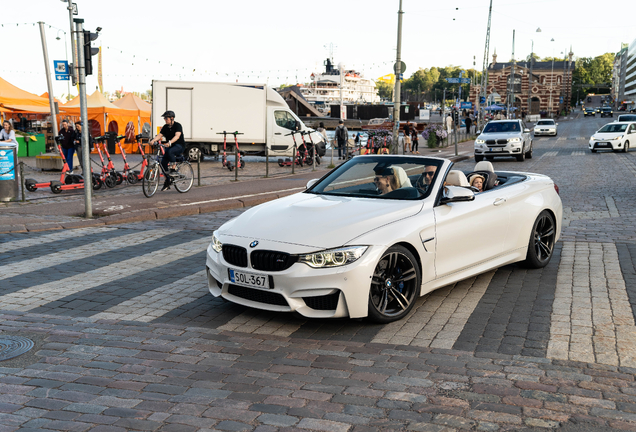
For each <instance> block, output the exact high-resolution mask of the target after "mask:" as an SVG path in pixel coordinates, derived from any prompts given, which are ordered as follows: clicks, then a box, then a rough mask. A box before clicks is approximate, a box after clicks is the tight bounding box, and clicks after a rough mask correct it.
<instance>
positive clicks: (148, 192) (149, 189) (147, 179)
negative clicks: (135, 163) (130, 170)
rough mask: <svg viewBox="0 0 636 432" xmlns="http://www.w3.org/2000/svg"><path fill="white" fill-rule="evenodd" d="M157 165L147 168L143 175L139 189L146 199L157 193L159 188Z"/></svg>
mask: <svg viewBox="0 0 636 432" xmlns="http://www.w3.org/2000/svg"><path fill="white" fill-rule="evenodd" d="M159 177H160V175H159V165H155V166H153V167H149V168H148V169H146V172H145V173H144V178H143V179H142V180H141V183H142V187H141V189H142V190H143V192H144V195H145V196H146V198H150V197H151V196H153V195H154V194H155V193H156V192H157V188H158V187H159Z"/></svg>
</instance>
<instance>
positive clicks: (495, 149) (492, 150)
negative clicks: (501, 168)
mask: <svg viewBox="0 0 636 432" xmlns="http://www.w3.org/2000/svg"><path fill="white" fill-rule="evenodd" d="M490 151H491V152H500V151H503V149H502V148H492V147H491V148H490Z"/></svg>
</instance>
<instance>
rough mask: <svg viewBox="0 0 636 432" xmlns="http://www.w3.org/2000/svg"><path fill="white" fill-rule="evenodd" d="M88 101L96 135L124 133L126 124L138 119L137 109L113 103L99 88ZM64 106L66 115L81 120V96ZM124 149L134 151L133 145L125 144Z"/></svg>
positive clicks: (90, 119) (92, 131)
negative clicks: (125, 107) (121, 106)
mask: <svg viewBox="0 0 636 432" xmlns="http://www.w3.org/2000/svg"><path fill="white" fill-rule="evenodd" d="M86 102H87V111H88V123H89V126H90V132H91V135H93V136H94V137H96V136H101V135H103V134H104V132H115V133H116V134H118V135H123V133H124V131H125V130H126V125H127V124H128V123H132V124H133V125H134V123H135V122H136V121H137V117H138V115H137V112H136V111H133V110H129V109H124V108H119V107H118V106H116V105H113V104H112V103H110V102H109V101H108V99H106V98H105V97H104V95H103V94H101V93H100V92H99V90H95V93H93V94H92V95H90V96H88V97H87V98H86ZM63 108H64V111H65V113H66V114H67V115H66V116H65V117H71V120H73V121H76V120H79V118H80V103H79V98H75V99H73V100H71V101H69V102H68V103H66V104H64V105H63ZM124 150H125V151H126V152H129V151H132V150H133V145H132V144H124ZM117 152H118V153H119V148H117Z"/></svg>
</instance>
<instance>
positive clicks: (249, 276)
mask: <svg viewBox="0 0 636 432" xmlns="http://www.w3.org/2000/svg"><path fill="white" fill-rule="evenodd" d="M230 281H231V282H232V283H233V284H236V285H243V286H246V287H250V288H269V278H268V277H267V276H264V275H258V274H254V273H245V272H242V271H236V270H232V269H230Z"/></svg>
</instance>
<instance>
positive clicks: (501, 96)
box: [470, 52, 575, 114]
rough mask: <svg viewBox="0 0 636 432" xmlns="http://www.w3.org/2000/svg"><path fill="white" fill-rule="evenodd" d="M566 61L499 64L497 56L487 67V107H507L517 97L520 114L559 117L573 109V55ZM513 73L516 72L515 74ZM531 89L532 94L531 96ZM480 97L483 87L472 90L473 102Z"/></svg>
mask: <svg viewBox="0 0 636 432" xmlns="http://www.w3.org/2000/svg"><path fill="white" fill-rule="evenodd" d="M568 55H569V57H568V60H567V61H555V62H551V61H550V62H538V61H534V62H532V64H531V62H526V61H522V62H515V63H512V62H511V63H497V53H496V52H495V54H493V56H492V63H490V64H489V65H488V86H487V87H486V90H487V91H486V95H487V99H486V100H487V103H498V104H502V105H507V102H508V98H512V97H513V95H514V103H512V104H511V105H513V106H515V107H517V108H518V110H519V112H521V111H524V112H526V113H529V114H539V113H540V112H542V111H543V112H546V113H556V112H560V111H561V110H562V109H563V108H564V107H568V106H570V99H571V97H572V95H571V92H572V72H574V68H575V62H574V61H572V56H573V55H574V54H573V53H572V52H570V53H569V54H568ZM513 70H514V72H513ZM528 89H530V90H531V92H530V93H529V92H528ZM480 93H481V86H480V85H472V86H471V88H470V100H471V101H472V102H473V103H476V102H477V100H478V99H479V96H480Z"/></svg>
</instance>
